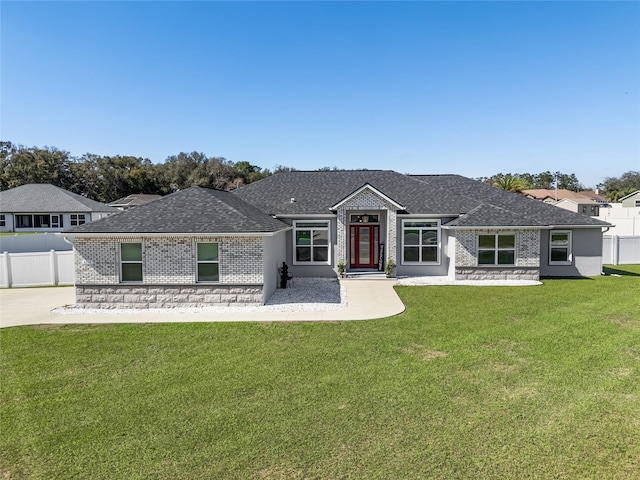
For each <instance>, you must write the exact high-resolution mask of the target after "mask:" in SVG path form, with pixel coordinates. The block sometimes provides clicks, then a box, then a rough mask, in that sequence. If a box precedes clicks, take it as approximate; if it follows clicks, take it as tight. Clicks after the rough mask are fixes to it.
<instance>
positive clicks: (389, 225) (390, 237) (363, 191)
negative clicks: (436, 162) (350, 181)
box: [331, 183, 404, 267]
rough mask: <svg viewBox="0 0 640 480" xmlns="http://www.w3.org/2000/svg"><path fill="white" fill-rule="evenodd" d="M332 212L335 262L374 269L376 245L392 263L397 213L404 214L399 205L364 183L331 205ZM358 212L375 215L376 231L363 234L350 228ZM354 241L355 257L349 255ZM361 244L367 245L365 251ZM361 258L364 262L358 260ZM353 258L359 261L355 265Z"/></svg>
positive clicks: (376, 256) (394, 249) (394, 255)
mask: <svg viewBox="0 0 640 480" xmlns="http://www.w3.org/2000/svg"><path fill="white" fill-rule="evenodd" d="M331 210H334V211H336V213H337V227H338V229H337V240H338V245H337V252H336V254H337V259H336V261H337V262H339V261H341V260H343V261H345V263H348V264H349V265H350V266H353V267H358V266H365V267H374V264H377V258H378V252H377V251H376V250H377V248H378V247H379V244H383V245H385V250H386V251H385V257H386V258H392V259H394V261H395V258H396V243H397V239H396V222H397V211H398V210H401V211H402V210H404V207H403V206H402V205H401V204H399V203H398V202H396V201H395V200H393V199H392V198H390V197H389V196H387V195H385V194H384V193H383V192H381V191H379V190H378V189H376V188H375V187H373V186H372V185H370V184H368V183H367V184H365V185H363V186H362V187H360V188H359V189H357V190H355V191H354V192H353V193H351V194H349V195H348V196H346V197H345V198H343V199H342V200H340V201H339V202H338V203H336V204H335V205H333V206H332V207H331ZM357 212H362V213H366V214H371V215H378V218H379V223H380V225H379V227H376V228H375V229H374V228H373V227H368V228H369V229H368V230H366V231H365V232H363V231H361V230H362V229H356V230H355V231H354V229H353V228H351V226H350V224H351V223H352V222H351V215H352V214H354V213H357ZM363 233H367V235H368V237H367V238H369V237H370V238H369V242H368V243H367V242H365V241H364V240H363V238H361V235H362V234H363ZM354 241H357V242H359V243H357V245H358V246H359V247H360V248H359V249H358V252H357V255H356V252H354V251H352V250H353V249H354V248H355V244H354ZM363 242H364V243H366V249H365V248H363V246H362V245H361V244H362V243H363ZM363 255H364V257H366V258H367V260H366V261H365V260H363V259H361V258H360V257H361V256H363ZM355 257H358V260H357V261H355V262H354V261H352V260H353V259H354V258H355ZM364 257H363V258H364Z"/></svg>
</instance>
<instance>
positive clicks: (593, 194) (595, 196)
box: [578, 188, 609, 206]
mask: <svg viewBox="0 0 640 480" xmlns="http://www.w3.org/2000/svg"><path fill="white" fill-rule="evenodd" d="M578 193H579V194H580V195H582V196H583V197H587V198H588V199H589V200H593V201H594V202H597V203H599V204H600V205H603V206H605V205H607V204H608V203H609V200H607V199H606V198H605V197H603V196H602V195H600V191H599V190H598V189H597V188H596V189H595V190H581V191H579V192H578Z"/></svg>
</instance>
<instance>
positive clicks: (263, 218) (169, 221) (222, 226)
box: [65, 187, 289, 234]
mask: <svg viewBox="0 0 640 480" xmlns="http://www.w3.org/2000/svg"><path fill="white" fill-rule="evenodd" d="M286 228H289V226H288V225H287V224H285V223H283V222H281V221H280V220H276V219H275V218H272V217H270V216H269V215H266V214H265V213H263V212H261V211H260V210H258V209H257V208H256V207H254V206H252V205H249V204H248V203H247V202H245V201H243V200H242V199H241V198H239V197H237V196H235V195H232V194H231V193H229V192H223V191H220V190H214V189H210V188H204V187H191V188H188V189H186V190H181V191H179V192H176V193H173V194H171V195H167V196H165V197H162V198H160V199H158V200H154V201H153V202H150V203H146V204H144V205H140V206H139V207H136V208H133V209H130V210H126V211H124V212H122V213H119V214H118V215H112V216H110V217H106V218H103V219H101V220H98V221H96V222H92V223H87V224H85V225H81V226H79V227H74V228H72V229H69V230H65V233H70V234H95V233H134V234H135V233H167V234H180V233H185V234H198V233H201V234H234V233H237V234H243V233H270V232H277V231H279V230H283V229H286Z"/></svg>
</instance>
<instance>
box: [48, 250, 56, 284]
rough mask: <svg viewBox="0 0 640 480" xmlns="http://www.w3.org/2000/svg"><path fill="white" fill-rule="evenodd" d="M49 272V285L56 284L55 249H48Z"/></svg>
mask: <svg viewBox="0 0 640 480" xmlns="http://www.w3.org/2000/svg"><path fill="white" fill-rule="evenodd" d="M49 273H50V276H51V285H52V286H55V285H57V282H56V251H55V250H49Z"/></svg>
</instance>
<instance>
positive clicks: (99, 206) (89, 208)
mask: <svg viewBox="0 0 640 480" xmlns="http://www.w3.org/2000/svg"><path fill="white" fill-rule="evenodd" d="M0 211H2V212H11V213H50V212H55V213H76V212H80V213H85V212H109V213H116V212H118V211H119V210H118V209H116V208H112V207H109V206H107V205H105V204H104V203H100V202H96V201H95V200H90V199H88V198H85V197H83V196H82V195H77V194H75V193H71V192H69V191H68V190H65V189H64V188H60V187H56V186H54V185H49V184H47V183H29V184H27V185H21V186H19V187H15V188H11V189H9V190H5V191H3V192H0Z"/></svg>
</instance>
